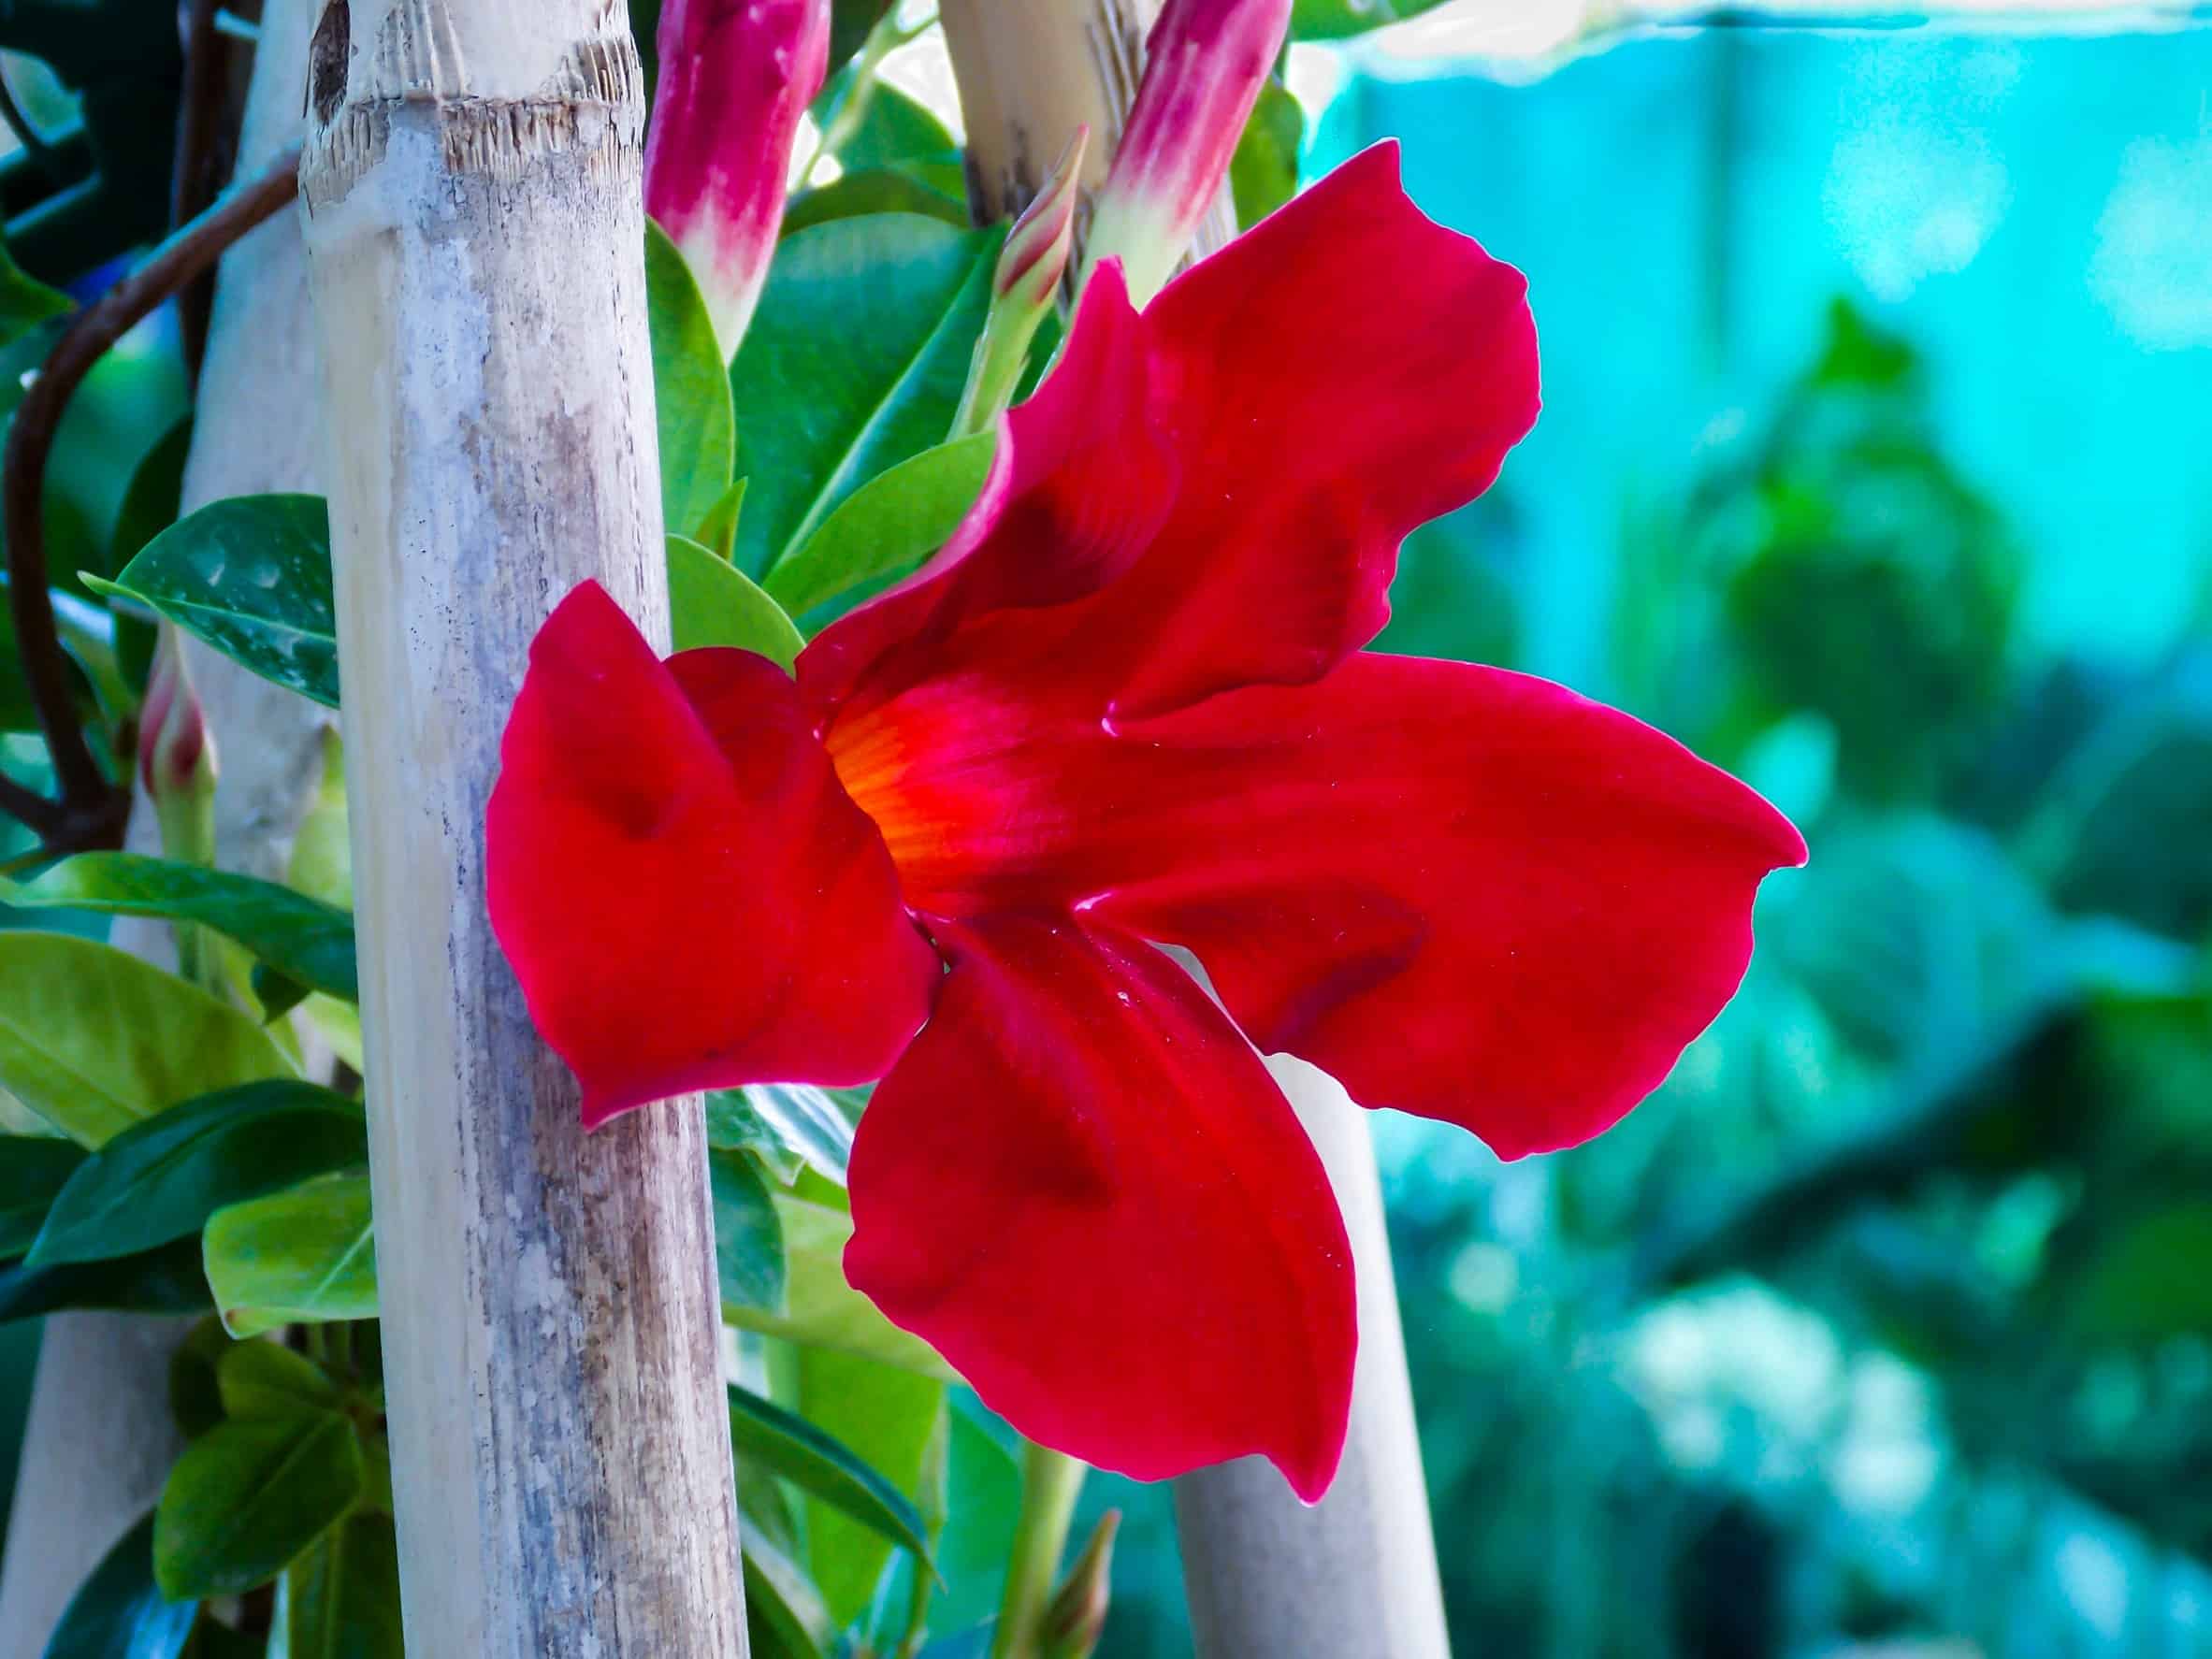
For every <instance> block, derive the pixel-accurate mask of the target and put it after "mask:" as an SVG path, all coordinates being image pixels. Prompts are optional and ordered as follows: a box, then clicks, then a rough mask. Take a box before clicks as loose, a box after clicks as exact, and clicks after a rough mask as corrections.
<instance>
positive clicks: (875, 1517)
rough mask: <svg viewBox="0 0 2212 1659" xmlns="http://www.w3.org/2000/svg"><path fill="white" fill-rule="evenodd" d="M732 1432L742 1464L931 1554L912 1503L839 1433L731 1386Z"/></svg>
mask: <svg viewBox="0 0 2212 1659" xmlns="http://www.w3.org/2000/svg"><path fill="white" fill-rule="evenodd" d="M894 1375H899V1376H904V1375H905V1374H904V1373H894ZM730 1441H731V1444H732V1445H733V1446H734V1447H735V1448H736V1450H737V1461H738V1462H739V1463H740V1464H753V1465H756V1466H759V1467H761V1468H765V1469H767V1470H769V1471H771V1472H772V1473H773V1474H776V1475H780V1476H782V1477H783V1478H784V1479H786V1480H788V1481H789V1482H790V1483H791V1484H792V1485H794V1486H796V1487H798V1488H799V1489H800V1490H801V1491H802V1492H804V1493H808V1494H809V1495H811V1496H813V1497H816V1498H819V1499H820V1500H821V1501H822V1502H823V1503H825V1504H827V1505H829V1506H830V1507H831V1508H833V1509H836V1510H838V1511H839V1512H840V1513H842V1514H845V1515H848V1516H850V1517H851V1518H852V1519H853V1520H855V1521H857V1522H860V1524H861V1525H862V1526H865V1527H867V1528H868V1529H869V1530H870V1531H872V1532H875V1533H876V1534H878V1535H879V1536H883V1537H885V1538H888V1539H889V1540H890V1541H891V1542H892V1543H894V1544H898V1545H900V1546H902V1547H904V1548H905V1549H908V1550H911V1551H914V1553H915V1554H916V1555H918V1556H920V1557H921V1558H923V1559H924V1560H927V1559H928V1557H929V1552H930V1547H929V1543H928V1541H927V1540H926V1539H925V1538H924V1536H923V1535H922V1524H921V1517H920V1516H919V1515H918V1514H917V1513H916V1512H915V1508H914V1506H913V1505H912V1504H911V1503H909V1502H908V1501H907V1500H906V1498H905V1496H904V1494H903V1493H900V1492H899V1490H898V1489H897V1488H896V1487H894V1486H893V1485H892V1484H891V1483H890V1482H889V1481H888V1480H886V1479H884V1478H883V1477H882V1476H881V1475H879V1474H877V1473H876V1472H875V1470H874V1469H872V1468H870V1467H869V1466H868V1465H867V1464H865V1463H863V1462H862V1461H861V1460H860V1456H859V1454H858V1453H856V1452H855V1451H853V1450H852V1449H851V1448H850V1447H848V1446H846V1445H845V1444H844V1443H843V1442H842V1441H840V1440H838V1439H837V1438H836V1436H835V1435H830V1434H827V1433H825V1432H824V1431H823V1430H821V1429H819V1428H817V1427H816V1426H815V1425H814V1424H813V1423H811V1422H808V1421H806V1419H804V1418H803V1417H800V1416H798V1415H797V1414H796V1413H793V1412H789V1411H786V1410H785V1409H784V1408H783V1407H780V1406H777V1405H774V1404H773V1403H772V1402H770V1401H767V1400H764V1399H762V1398H761V1397H760V1396H759V1394H756V1393H752V1392H748V1391H746V1390H745V1389H741V1388H733V1389H731V1390H730Z"/></svg>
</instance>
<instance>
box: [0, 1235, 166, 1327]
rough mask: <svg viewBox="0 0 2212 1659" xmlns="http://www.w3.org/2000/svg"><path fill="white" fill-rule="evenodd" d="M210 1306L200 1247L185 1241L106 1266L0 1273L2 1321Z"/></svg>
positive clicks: (80, 1265) (26, 1268)
mask: <svg viewBox="0 0 2212 1659" xmlns="http://www.w3.org/2000/svg"><path fill="white" fill-rule="evenodd" d="M207 1306H208V1281H207V1277H206V1276H205V1275H204V1274H202V1273H201V1271H200V1262H199V1249H198V1247H197V1245H196V1243H195V1241H194V1240H192V1239H189V1238H181V1239H178V1240H177V1241H176V1242H175V1243H173V1244H166V1245H164V1246H162V1247H161V1248H159V1249H154V1250H147V1251H144V1252H142V1253H140V1254H138V1255H136V1256H118V1257H116V1258H115V1259H114V1260H113V1261H108V1262H65V1263H63V1264H62V1265H61V1266H58V1267H33V1266H30V1265H29V1264H27V1263H23V1264H19V1265H17V1266H14V1267H10V1268H7V1269H6V1270H5V1271H0V1321H5V1320H27V1319H30V1318H31V1317H32V1316H34V1315H36V1314H42V1313H57V1312H60V1311H62V1310H63V1309H65V1308H94V1309H98V1310H101V1311H103V1312H107V1313H198V1312H200V1311H202V1310H203V1309H205V1308H206V1307H207Z"/></svg>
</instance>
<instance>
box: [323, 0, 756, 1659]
mask: <svg viewBox="0 0 2212 1659" xmlns="http://www.w3.org/2000/svg"><path fill="white" fill-rule="evenodd" d="M311 59H312V61H311V74H310V84H309V135H308V148H307V152H306V158H305V161H304V164H303V167H302V172H301V181H302V191H303V196H304V200H305V205H306V211H307V244H308V251H309V264H310V267H311V273H312V285H313V290H314V296H315V302H316V309H317V311H318V313H319V315H320V318H321V321H322V339H323V349H324V365H325V373H326V375H327V379H328V403H327V409H328V411H329V417H330V420H329V424H330V445H331V447H330V482H331V485H332V490H331V527H332V537H333V543H334V547H333V554H334V558H335V561H336V571H337V590H338V617H339V633H340V661H341V663H342V664H343V673H344V682H345V711H344V724H345V733H346V740H347V741H346V757H347V771H348V786H349V787H348V793H349V797H350V800H351V802H352V807H353V819H352V826H353V847H354V890H355V895H356V904H357V916H358V927H359V936H360V950H361V982H362V1015H363V1021H364V1026H365V1031H366V1049H367V1060H368V1076H369V1105H370V1166H371V1180H372V1185H373V1188H374V1192H375V1202H376V1216H377V1255H378V1272H379V1279H380V1284H381V1306H382V1311H383V1329H384V1354H385V1364H386V1382H387V1388H388V1394H389V1400H390V1407H391V1431H392V1452H393V1484H394V1492H395V1497H396V1500H397V1509H398V1527H399V1550H400V1576H401V1589H402V1599H403V1601H404V1604H405V1616H406V1629H407V1640H408V1646H409V1648H410V1650H411V1651H412V1652H420V1653H424V1654H432V1655H436V1654H468V1655H470V1656H471V1659H473V1656H475V1655H487V1656H492V1659H541V1656H542V1655H546V1654H586V1653H589V1654H597V1655H600V1659H620V1656H622V1655H629V1656H631V1659H639V1656H642V1655H647V1654H652V1655H684V1656H685V1659H708V1656H713V1659H720V1656H722V1655H730V1654H739V1655H742V1654H743V1653H744V1652H745V1614H744V1605H743V1599H742V1592H741V1589H740V1580H739V1576H738V1572H739V1568H738V1551H737V1519H736V1512H735V1499H734V1493H733V1490H732V1483H731V1479H730V1433H729V1421H728V1418H727V1415H726V1406H725V1402H724V1397H723V1392H722V1383H721V1377H720V1371H719V1364H718V1357H717V1336H718V1331H719V1321H718V1319H717V1315H716V1292H715V1282H714V1236H713V1228H712V1221H711V1217H710V1213H709V1208H708V1200H707V1184H706V1165H705V1159H704V1153H705V1147H704V1144H703V1140H702V1132H701V1121H700V1117H699V1114H698V1113H697V1112H696V1111H687V1110H685V1109H684V1108H683V1106H682V1105H681V1104H676V1105H670V1106H664V1107H662V1108H661V1109H659V1110H657V1111H653V1112H641V1113H637V1114H634V1115H632V1116H630V1117H628V1118H624V1119H622V1120H621V1121H620V1122H619V1123H617V1124H615V1125H614V1126H613V1127H611V1128H609V1129H607V1130H605V1131H602V1132H600V1133H599V1134H597V1135H594V1136H592V1137H590V1138H589V1139H586V1136H585V1135H584V1133H583V1131H582V1129H581V1127H580V1126H579V1123H578V1118H577V1094H576V1089H575V1086H574V1084H573V1082H572V1080H571V1077H570V1075H569V1074H568V1072H567V1070H566V1068H564V1067H563V1066H562V1065H561V1064H560V1063H559V1062H558V1061H557V1060H556V1059H554V1057H553V1056H552V1055H551V1054H550V1053H548V1052H547V1051H546V1049H545V1048H544V1046H543V1045H542V1044H541V1043H540V1042H539V1040H538V1038H537V1036H536V1034H535V1032H534V1031H533V1030H532V1029H531V1025H530V1021H529V1018H528V1014H527V1012H526V1011H525V1009H524V1005H523V1001H522V996H521V993H520V991H519V990H518V989H517V988H516V986H515V983H514V979H513V974H511V973H510V972H509V970H508V968H507V965H506V962H505V960H504V959H503V958H502V957H501V955H500V953H499V946H498V945H497V944H496V942H495V941H494V939H493V937H492V933H491V930H490V927H489V924H488V921H487V919H486V916H485V909H484V801H485V799H486V797H487V795H488V794H489V792H490V789H491V786H492V781H493V776H494V773H495V772H496V771H497V768H498V764H499V735H500V731H501V729H502V727H503V726H504V723H505V720H506V716H507V712H508V708H509V706H510V704H511V702H512V701H513V696H514V692H515V690H516V687H517V686H518V685H520V683H521V680H522V674H523V670H524V666H525V661H526V657H527V653H528V647H529V642H530V639H531V637H532V635H533V634H534V633H535V632H536V631H537V628H538V625H539V624H540V623H541V622H542V620H543V619H544V617H545V615H546V614H547V613H548V612H549V611H550V610H551V609H552V608H553V606H554V604H555V603H556V602H557V601H558V600H559V599H561V598H562V597H563V596H565V595H566V594H567V593H568V592H569V590H570V589H571V587H572V586H573V585H574V584H576V583H578V582H580V581H582V580H584V579H586V578H596V579H597V580H598V581H600V583H601V584H603V585H604V586H605V587H606V588H607V590H608V591H609V592H610V593H611V594H612V595H613V596H614V599H616V601H617V602H618V603H620V604H621V605H622V606H623V607H624V608H625V609H626V610H628V611H629V613H631V614H632V615H633V616H635V617H637V618H638V619H639V621H640V623H641V625H642V626H643V628H645V630H646V632H647V633H648V634H649V635H653V636H658V638H660V639H661V640H663V641H665V640H666V638H667V635H668V593H667V581H666V575H665V567H664V564H663V552H662V534H661V518H660V505H659V496H658V487H657V483H656V476H655V474H656V453H655V438H654V420H653V387H652V369H651V362H650V355H649V352H648V348H647V342H646V331H645V312H644V277H643V230H644V226H643V209H642V207H641V205H640V186H639V168H640V137H641V134H640V128H641V125H642V100H641V95H640V90H639V86H638V64H637V55H636V51H635V49H634V47H633V46H632V44H631V41H630V38H629V23H628V20H627V16H626V14H625V11H624V8H623V7H620V6H618V5H613V4H609V3H608V0H352V3H351V4H350V5H349V4H348V3H347V0H325V5H324V7H323V11H322V17H321V22H320V23H319V24H318V26H317V30H316V34H315V39H314V43H313V49H312V54H311Z"/></svg>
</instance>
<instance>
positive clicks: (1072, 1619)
mask: <svg viewBox="0 0 2212 1659" xmlns="http://www.w3.org/2000/svg"><path fill="white" fill-rule="evenodd" d="M1120 1526H1121V1511H1120V1510H1119V1509H1108V1510H1107V1511H1106V1513H1105V1514H1104V1515H1101V1516H1100V1517H1099V1518H1098V1525H1097V1527H1096V1528H1095V1529H1094V1530H1093V1531H1092V1534H1091V1541H1090V1542H1089V1543H1087V1544H1085V1545H1084V1546H1083V1553H1082V1554H1080V1555H1078V1556H1077V1557H1076V1561H1075V1565H1073V1566H1071V1567H1069V1568H1068V1569H1067V1577H1066V1578H1064V1579H1063V1580H1061V1581H1060V1588H1059V1589H1058V1590H1055V1591H1054V1592H1053V1593H1052V1600H1051V1603H1050V1605H1048V1607H1047V1608H1046V1609H1045V1623H1044V1632H1043V1637H1042V1640H1041V1641H1040V1642H1039V1644H1038V1645H1039V1648H1040V1651H1041V1652H1042V1655H1043V1659H1091V1654H1092V1651H1093V1650H1095V1649H1096V1648H1097V1646H1098V1638H1099V1637H1100V1636H1101V1635H1103V1634H1104V1633H1105V1631H1106V1607H1107V1603H1108V1601H1109V1599H1110V1597H1111V1593H1112V1588H1113V1585H1112V1580H1113V1570H1114V1534H1115V1533H1116V1532H1118V1531H1120Z"/></svg>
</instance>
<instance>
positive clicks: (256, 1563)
mask: <svg viewBox="0 0 2212 1659" xmlns="http://www.w3.org/2000/svg"><path fill="white" fill-rule="evenodd" d="M361 1479H362V1470H361V1445H360V1441H359V1440H358V1439H357V1438H356V1437H355V1435H354V1425H353V1424H352V1423H351V1422H350V1421H347V1420H346V1419H345V1418H343V1417H340V1416H337V1415H334V1414H327V1413H326V1414H324V1415H321V1416H314V1417H285V1418H270V1419H267V1420H265V1421H252V1422H225V1423H222V1424H219V1425H218V1426H216V1427H215V1428H213V1429H211V1430H210V1431H209V1432H208V1433H207V1434H205V1435H201V1436H200V1437H199V1438H198V1439H197V1440H195V1441H194V1442H193V1443H192V1444H191V1445H190V1446H188V1447H186V1448H185V1449H184V1455H183V1456H182V1457H181V1458H179V1459H178V1460H177V1464H176V1466H175V1467H174V1468H172V1469H171V1470H170V1471H169V1479H168V1483H167V1484H166V1486H164V1487H163V1488H162V1494H161V1504H160V1507H159V1508H156V1509H155V1511H154V1516H153V1577H154V1582H156V1583H157V1584H159V1585H160V1586H161V1588H162V1593H163V1594H166V1595H167V1596H169V1597H171V1598H172V1599H183V1598H185V1597H188V1596H209V1595H240V1594H244V1593H245V1592H247V1591H249V1590H253V1589H257V1588H258V1587H260V1586H261V1585H263V1584H266V1583H267V1582H268V1581H269V1580H271V1579H273V1578H275V1577H276V1576H277V1574H279V1573H281V1572H282V1571H283V1570H284V1568H285V1566H286V1565H289V1564H290V1563H291V1562H292V1561H293V1560H294V1559H295V1558H296V1557H297V1556H298V1555H299V1554H300V1553H301V1552H302V1551H305V1550H307V1549H308V1548H309V1547H310V1546H311V1545H312V1544H313V1543H314V1541H315V1540H316V1539H317V1538H319V1537H321V1536H323V1535H324V1534H325V1532H327V1531H328V1530H329V1529H330V1528H331V1527H332V1526H334V1525H336V1524H337V1522H339V1521H340V1519H341V1518H342V1517H343V1516H344V1515H345V1513H346V1511H347V1510H349V1509H351V1508H353V1507H354V1500H356V1499H357V1498H359V1496H360V1495H361Z"/></svg>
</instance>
